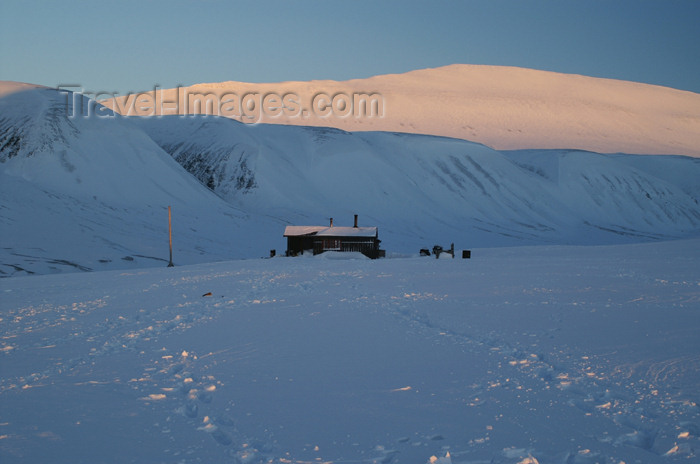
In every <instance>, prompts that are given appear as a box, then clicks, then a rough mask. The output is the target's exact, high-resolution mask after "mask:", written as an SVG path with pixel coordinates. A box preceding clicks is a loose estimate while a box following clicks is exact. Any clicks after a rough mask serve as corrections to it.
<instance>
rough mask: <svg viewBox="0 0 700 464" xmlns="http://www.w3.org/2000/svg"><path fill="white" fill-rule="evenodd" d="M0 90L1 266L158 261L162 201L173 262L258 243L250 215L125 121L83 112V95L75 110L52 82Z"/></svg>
mask: <svg viewBox="0 0 700 464" xmlns="http://www.w3.org/2000/svg"><path fill="white" fill-rule="evenodd" d="M2 89H3V92H4V94H3V95H2V96H1V97H0V198H2V209H1V210H0V227H1V231H0V232H1V234H0V235H2V237H3V245H2V249H1V250H0V263H1V265H0V273H1V274H0V275H3V276H7V275H13V274H18V273H19V274H21V273H23V272H28V273H47V272H58V271H62V270H75V269H81V270H89V269H92V270H100V269H113V268H124V267H141V266H144V265H158V266H160V265H164V264H166V263H167V260H168V215H167V207H168V206H172V209H173V215H174V220H173V234H174V248H175V252H174V257H175V261H176V262H178V263H188V262H189V263H191V262H202V261H211V260H214V259H221V258H224V257H228V258H234V257H243V256H250V255H251V254H252V253H253V252H254V250H253V249H252V248H251V245H250V244H249V243H246V242H245V240H244V238H245V237H246V236H247V233H246V231H245V230H244V229H243V227H242V225H243V224H244V223H246V222H247V221H248V220H249V218H248V217H247V216H246V215H245V214H244V213H242V212H241V211H239V210H236V209H235V208H232V207H231V206H230V205H229V204H227V203H226V202H224V201H222V200H221V199H220V198H219V197H217V196H216V195H214V194H212V193H211V192H210V191H209V190H207V189H206V188H205V187H204V186H202V185H201V184H200V183H199V182H197V181H196V180H195V179H193V178H192V176H191V175H190V174H188V173H187V172H186V171H185V170H184V169H182V167H181V166H180V165H179V164H177V163H176V162H175V161H174V160H173V159H172V158H171V157H170V156H169V155H168V154H167V153H165V152H164V151H163V150H161V149H160V148H159V147H158V146H157V145H156V144H155V143H153V141H152V140H151V139H150V138H149V137H148V136H147V135H146V134H144V133H143V132H142V131H141V130H139V129H138V128H136V127H134V126H133V125H132V124H131V123H130V122H129V121H126V120H124V119H123V118H121V117H118V118H115V117H104V114H103V115H102V116H100V115H99V114H95V113H92V114H91V115H90V116H89V117H88V116H87V115H88V113H87V108H88V106H87V105H89V104H90V102H88V101H87V99H84V98H83V97H80V98H76V100H75V101H76V102H77V103H76V105H78V106H79V105H85V106H83V108H84V111H83V112H81V110H80V109H79V108H76V111H75V112H74V111H73V99H72V97H71V98H68V99H67V97H66V95H65V94H62V93H60V92H58V91H56V90H52V89H45V88H36V87H27V86H23V85H21V84H16V85H14V84H13V83H4V84H3V86H2ZM263 222H264V221H263ZM232 237H235V238H237V239H238V240H235V239H232ZM237 242H238V243H237ZM260 254H263V252H262V251H261V252H260Z"/></svg>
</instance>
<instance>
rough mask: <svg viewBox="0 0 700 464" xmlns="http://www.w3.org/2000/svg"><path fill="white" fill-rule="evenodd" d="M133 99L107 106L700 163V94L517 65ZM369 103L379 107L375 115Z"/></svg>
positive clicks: (230, 85) (233, 85) (166, 92)
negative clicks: (686, 159) (666, 157)
mask: <svg viewBox="0 0 700 464" xmlns="http://www.w3.org/2000/svg"><path fill="white" fill-rule="evenodd" d="M268 95H272V98H268V99H267V100H265V97H266V96H268ZM275 96H279V97H280V98H275ZM285 96H286V97H287V98H285ZM356 96H357V97H359V98H358V100H355V97H356ZM136 97H137V95H128V96H122V97H119V98H117V99H115V100H108V101H105V102H104V103H105V104H106V105H108V106H110V107H113V108H115V109H116V110H117V111H119V112H122V114H129V115H139V114H140V115H153V114H175V113H176V112H177V113H178V114H182V113H196V112H200V113H201V112H203V111H206V112H207V113H208V114H219V115H222V116H228V117H232V118H236V119H239V120H243V121H245V122H249V121H252V122H265V123H274V124H291V125H303V126H323V127H336V128H339V129H343V130H346V131H351V132H356V131H389V132H408V133H415V134H431V135H441V136H447V137H454V138H459V139H466V140H472V141H475V142H479V143H482V144H485V145H487V146H489V147H492V148H495V149H497V150H514V149H528V148H538V149H543V148H550V149H559V148H569V149H580V150H587V151H594V152H598V153H639V154H673V155H687V156H700V94H697V93H693V92H687V91H680V90H676V89H671V88H667V87H661V86H655V85H648V84H640V83H636V82H628V81H621V80H615V79H600V78H594V77H587V76H580V75H572V74H561V73H554V72H546V71H538V70H533V69H524V68H516V67H506V66H478V65H464V64H458V65H452V66H445V67H440V68H435V69H422V70H417V71H411V72H407V73H404V74H391V75H380V76H375V77H371V78H368V79H354V80H349V81H343V82H338V81H329V80H319V81H309V82H279V83H261V84H257V83H244V82H233V81H232V82H221V83H212V84H198V85H193V86H190V87H181V88H177V89H159V90H158V91H157V92H155V91H151V92H149V93H147V95H143V96H141V97H140V100H139V102H140V103H138V104H136ZM319 97H320V98H319ZM368 97H376V98H368ZM334 98H337V99H336V102H335V103H337V106H333V104H332V102H333V99H334ZM344 103H349V107H348V108H347V109H345V108H344V106H343V104H344ZM368 103H372V104H375V105H378V104H379V103H381V104H380V105H378V106H375V107H374V108H373V109H374V110H376V114H374V115H373V116H371V115H369V111H368V110H367V107H366V105H367V104H368ZM207 105H209V106H207ZM370 109H372V108H370Z"/></svg>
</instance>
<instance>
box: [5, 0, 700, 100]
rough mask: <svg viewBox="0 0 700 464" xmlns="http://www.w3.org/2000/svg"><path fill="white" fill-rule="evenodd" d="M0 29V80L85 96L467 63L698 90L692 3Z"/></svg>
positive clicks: (328, 9)
mask: <svg viewBox="0 0 700 464" xmlns="http://www.w3.org/2000/svg"><path fill="white" fill-rule="evenodd" d="M0 18H1V19H0V79H2V80H17V81H23V82H31V83H36V84H43V85H48V86H57V85H59V84H78V85H80V86H82V87H84V88H85V89H86V90H88V91H105V92H118V93H122V94H123V93H126V92H129V91H142V90H147V89H152V88H153V86H154V85H160V86H161V87H163V88H168V87H174V86H176V85H178V84H183V85H191V84H195V83H200V82H220V81H227V80H238V81H246V82H279V81H284V80H311V79H335V80H345V79H352V78H364V77H369V76H373V75H377V74H387V73H402V72H406V71H410V70H413V69H421V68H429V67H437V66H443V65H448V64H453V63H467V64H491V65H509V66H521V67H528V68H535V69H544V70H550V71H558V72H565V73H576V74H585V75H590V76H596V77H609V78H614V79H626V80H633V81H639V82H646V83H652V84H659V85H665V86H669V87H675V88H679V89H683V90H691V91H694V92H700V32H699V31H700V28H698V27H697V24H698V23H700V1H697V0H653V1H650V0H582V1H570V0H548V1H543V0H533V1H528V0H484V1H468V0H463V1H442V0H430V1H428V0H424V1H390V0H371V1H365V0H346V1H335V0H314V1H310V0H272V1H266V0H253V1H243V0H241V1H223V0H222V1H218V0H199V1H195V0H190V1H185V0H171V1H156V0H139V1H131V0H126V1H119V2H117V1H115V2H107V1H72V0H62V1H55V2H54V1H35V0H29V1H19V0H3V1H2V2H1V3H0Z"/></svg>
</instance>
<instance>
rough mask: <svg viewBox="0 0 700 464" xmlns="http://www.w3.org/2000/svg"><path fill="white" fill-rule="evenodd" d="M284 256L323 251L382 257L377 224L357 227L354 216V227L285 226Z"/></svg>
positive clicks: (382, 252)
mask: <svg viewBox="0 0 700 464" xmlns="http://www.w3.org/2000/svg"><path fill="white" fill-rule="evenodd" d="M284 236H285V237H286V238H287V256H297V255H300V254H303V253H304V251H309V250H311V251H312V252H313V254H314V255H318V254H320V253H323V252H325V251H340V252H347V251H359V252H360V253H362V254H363V255H365V256H367V257H368V258H372V259H376V258H379V257H381V256H384V250H380V249H379V243H380V242H381V240H379V231H378V229H377V228H376V227H358V226H357V215H355V225H354V226H353V227H334V226H333V219H331V223H330V226H328V227H326V226H287V227H286V228H285V230H284Z"/></svg>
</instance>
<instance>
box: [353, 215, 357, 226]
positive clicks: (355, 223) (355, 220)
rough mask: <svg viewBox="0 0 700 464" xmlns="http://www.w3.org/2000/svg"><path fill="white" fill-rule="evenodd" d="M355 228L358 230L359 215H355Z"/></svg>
mask: <svg viewBox="0 0 700 464" xmlns="http://www.w3.org/2000/svg"><path fill="white" fill-rule="evenodd" d="M353 227H355V228H356V229H357V214H356V215H355V225H354V226H353Z"/></svg>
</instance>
